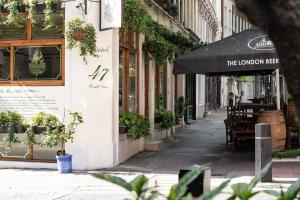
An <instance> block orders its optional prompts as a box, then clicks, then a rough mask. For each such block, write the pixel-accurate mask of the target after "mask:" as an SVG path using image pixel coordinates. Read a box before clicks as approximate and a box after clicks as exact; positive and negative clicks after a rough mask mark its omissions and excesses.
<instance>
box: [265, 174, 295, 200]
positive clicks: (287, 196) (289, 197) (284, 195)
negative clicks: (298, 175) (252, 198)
mask: <svg viewBox="0 0 300 200" xmlns="http://www.w3.org/2000/svg"><path fill="white" fill-rule="evenodd" d="M264 192H265V193H267V194H270V195H272V196H275V197H277V199H278V200H294V199H299V198H297V195H298V194H299V192H300V179H299V180H298V181H297V182H295V183H294V184H292V185H291V186H290V187H289V188H288V189H287V191H286V192H284V191H282V190H281V191H280V192H276V191H271V190H266V191H264Z"/></svg>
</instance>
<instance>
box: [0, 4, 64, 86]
mask: <svg viewBox="0 0 300 200" xmlns="http://www.w3.org/2000/svg"><path fill="white" fill-rule="evenodd" d="M59 12H60V13H61V14H62V15H63V20H64V23H65V9H64V8H61V10H60V11H59ZM25 14H26V15H27V13H25ZM25 27H26V28H25V30H26V35H27V38H26V39H16V40H12V39H8V40H5V39H0V48H4V47H6V48H9V49H10V52H11V53H10V79H9V80H8V81H0V86H64V85H65V39H64V38H57V39H32V24H31V22H30V20H27V21H26V22H25ZM26 46H27V47H28V46H32V47H34V46H43V47H47V46H61V66H60V67H61V80H35V81H33V80H28V81H25V80H24V81H17V80H14V78H15V77H14V75H15V74H14V73H15V58H14V57H15V56H14V51H15V48H16V47H26Z"/></svg>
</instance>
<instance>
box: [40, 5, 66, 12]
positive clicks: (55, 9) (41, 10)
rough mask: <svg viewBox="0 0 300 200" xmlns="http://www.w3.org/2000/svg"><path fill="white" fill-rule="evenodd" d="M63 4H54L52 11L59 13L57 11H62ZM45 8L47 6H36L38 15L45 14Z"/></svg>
mask: <svg viewBox="0 0 300 200" xmlns="http://www.w3.org/2000/svg"><path fill="white" fill-rule="evenodd" d="M61 4H62V3H54V4H53V5H52V10H53V11H54V12H57V11H59V10H61ZM45 8H46V5H45V4H37V6H36V11H37V12H38V13H42V12H44V10H45Z"/></svg>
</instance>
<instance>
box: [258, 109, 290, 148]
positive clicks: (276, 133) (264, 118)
mask: <svg viewBox="0 0 300 200" xmlns="http://www.w3.org/2000/svg"><path fill="white" fill-rule="evenodd" d="M257 123H268V124H271V129H272V148H273V149H276V150H280V149H284V148H285V141H286V124H285V119H284V115H283V112H282V111H277V110H276V111H275V110H274V111H264V112H262V113H260V114H259V116H258V118H257Z"/></svg>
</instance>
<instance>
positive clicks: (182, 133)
mask: <svg viewBox="0 0 300 200" xmlns="http://www.w3.org/2000/svg"><path fill="white" fill-rule="evenodd" d="M224 117H225V115H224V113H222V112H217V113H213V114H212V115H211V116H209V117H208V118H206V119H205V120H201V121H197V122H195V123H193V124H191V125H190V126H188V127H187V128H185V129H180V130H178V131H177V133H176V137H174V138H172V139H170V140H169V141H168V143H167V144H166V147H165V148H164V149H163V150H162V151H161V152H142V153H140V154H138V155H136V156H134V157H133V158H131V159H129V160H128V161H126V162H124V163H122V164H121V165H120V166H118V167H115V168H111V169H102V170H101V171H105V173H108V174H112V175H116V176H119V177H122V178H124V179H126V180H132V179H133V178H134V177H135V176H137V175H139V174H141V173H143V174H145V175H146V176H147V177H149V178H150V183H149V186H150V187H152V186H157V187H158V188H157V189H158V190H159V191H160V192H161V193H162V194H164V195H167V194H168V192H169V189H170V187H171V186H172V185H173V184H176V183H177V182H178V177H177V174H178V170H179V169H181V168H182V167H185V166H189V165H193V164H198V165H202V164H206V163H210V166H211V168H212V179H211V188H215V187H216V186H218V185H220V184H221V183H222V182H224V181H225V180H228V179H229V178H230V179H231V183H230V184H233V183H238V182H250V180H251V179H252V178H253V175H254V149H253V146H251V145H248V146H245V147H244V148H242V149H239V150H238V151H233V150H232V149H231V148H230V147H228V148H227V147H226V145H225V133H224V131H225V127H224V124H223V119H224ZM299 165H300V164H299V162H295V161H294V160H290V161H289V162H286V161H284V162H275V163H274V164H273V177H274V179H273V182H272V183H260V184H258V185H257V187H256V188H255V190H256V191H262V190H266V189H268V190H276V191H280V190H281V189H283V190H286V189H287V187H288V186H289V185H290V184H291V183H293V182H294V181H296V179H297V177H299V176H300V167H299ZM0 180H1V181H0V200H2V199H3V200H92V199H93V200H98V199H103V200H108V199H109V200H123V199H134V198H133V197H132V196H131V194H130V193H128V192H127V191H125V190H123V189H121V188H119V187H116V186H114V185H112V184H110V183H107V182H105V181H102V180H99V179H97V178H94V177H92V176H91V175H90V174H89V172H75V173H73V174H59V173H58V172H57V171H52V170H22V169H2V170H0ZM230 195H231V188H230V186H228V187H226V188H225V190H223V192H222V193H221V194H220V195H218V196H217V197H216V198H215V199H216V200H223V199H226V198H227V197H229V196H230ZM252 199H253V200H256V199H257V200H264V199H266V200H267V199H268V200H269V199H274V198H272V197H271V196H269V195H267V194H265V193H260V194H259V195H258V196H255V197H254V198H252Z"/></svg>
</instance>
